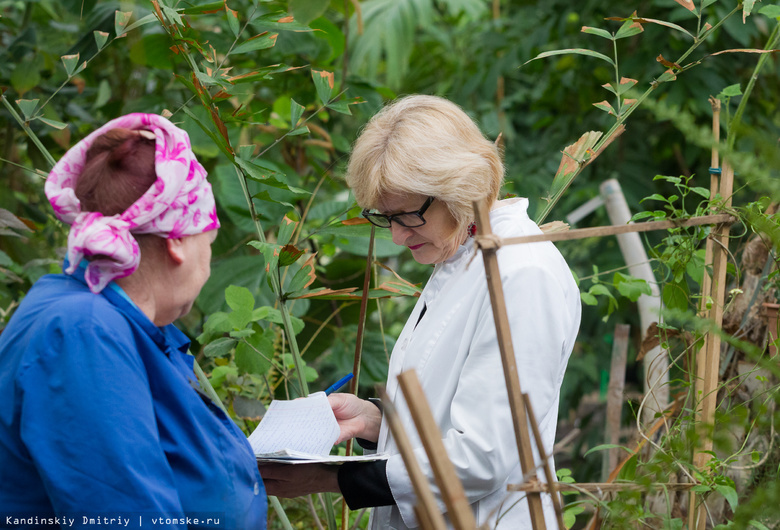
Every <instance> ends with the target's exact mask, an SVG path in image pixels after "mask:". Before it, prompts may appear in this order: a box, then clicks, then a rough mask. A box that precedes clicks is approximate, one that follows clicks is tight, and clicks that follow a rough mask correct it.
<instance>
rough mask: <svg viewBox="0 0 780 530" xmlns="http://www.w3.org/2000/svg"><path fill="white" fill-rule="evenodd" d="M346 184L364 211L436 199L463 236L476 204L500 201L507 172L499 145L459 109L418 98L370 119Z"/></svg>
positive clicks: (405, 100) (433, 98) (443, 101)
mask: <svg viewBox="0 0 780 530" xmlns="http://www.w3.org/2000/svg"><path fill="white" fill-rule="evenodd" d="M346 180H347V185H348V186H349V187H350V188H351V189H352V192H353V193H354V194H355V199H356V200H357V203H358V204H359V205H360V206H361V207H362V208H377V206H378V204H379V202H380V201H381V199H382V197H384V196H386V195H389V194H419V195H423V196H432V197H436V199H437V200H439V201H441V202H443V203H444V204H445V205H446V206H447V208H448V209H449V211H450V213H451V214H452V217H453V218H454V219H455V222H456V223H457V225H458V229H459V230H460V231H459V232H456V234H457V233H461V234H462V233H464V232H463V231H464V230H465V229H466V227H467V226H468V225H469V223H471V222H472V221H473V220H474V209H473V207H472V201H475V200H479V199H483V198H487V199H488V202H489V206H492V204H493V202H494V201H495V200H496V198H497V196H498V191H499V189H500V188H501V184H502V182H503V180H504V166H503V164H502V163H501V157H500V155H499V152H498V148H497V147H496V145H495V144H494V143H493V142H491V141H490V140H488V139H487V138H485V137H484V136H483V135H482V133H481V132H480V130H479V128H478V127H477V125H476V124H475V123H474V122H473V121H472V120H471V118H469V117H468V116H467V115H466V113H465V112H463V110H462V109H461V108H460V107H459V106H458V105H456V104H455V103H452V102H451V101H448V100H446V99H443V98H440V97H436V96H421V95H416V96H407V97H404V98H401V99H398V100H396V101H395V102H393V103H392V104H390V105H388V106H386V107H385V108H383V109H382V110H381V111H379V112H378V113H377V114H376V115H375V116H374V117H373V118H371V121H369V123H368V125H366V127H365V128H364V129H363V131H362V133H361V134H360V136H359V137H358V139H357V141H356V142H355V145H354V147H353V149H352V155H351V157H350V161H349V166H348V168H347V176H346Z"/></svg>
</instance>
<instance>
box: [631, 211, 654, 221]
mask: <svg viewBox="0 0 780 530" xmlns="http://www.w3.org/2000/svg"><path fill="white" fill-rule="evenodd" d="M648 217H653V212H647V211H645V212H637V213H635V214H634V215H633V217H631V220H632V221H640V220H642V219H647V218H648Z"/></svg>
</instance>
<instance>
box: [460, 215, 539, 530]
mask: <svg viewBox="0 0 780 530" xmlns="http://www.w3.org/2000/svg"><path fill="white" fill-rule="evenodd" d="M474 213H475V214H476V218H477V234H479V237H480V238H485V237H486V236H487V238H488V240H489V237H490V236H492V235H493V234H492V230H491V228H490V218H489V212H488V208H487V201H485V200H482V201H478V202H477V201H475V202H474ZM550 235H552V234H550ZM478 242H479V240H478ZM497 250H498V249H497V248H496V247H493V248H486V246H483V247H482V258H483V259H484V262H485V276H486V277H487V283H488V291H489V293H490V304H491V306H492V309H493V320H494V321H495V325H496V337H497V338H498V346H499V350H500V352H501V363H502V365H503V367H504V379H505V382H506V387H507V394H508V396H509V407H510V409H511V411H512V423H513V426H514V431H515V439H516V441H517V450H518V453H519V457H520V467H521V469H522V471H523V475H525V476H526V477H529V480H532V481H533V480H534V479H535V478H536V475H535V469H536V466H535V464H534V454H533V450H532V448H531V437H530V435H529V433H528V421H527V419H526V409H525V406H524V403H523V392H522V390H521V389H520V378H519V377H518V375H517V360H516V359H515V352H514V347H513V346H512V336H511V333H510V330H509V318H508V317H507V312H506V302H505V301H504V290H503V288H502V286H501V274H500V273H499V270H498V256H497V255H496V252H497ZM539 450H540V451H541V448H539ZM528 509H529V514H530V516H531V526H532V527H533V530H544V529H546V525H545V522H544V512H543V509H542V497H541V495H540V494H539V493H531V494H529V495H528Z"/></svg>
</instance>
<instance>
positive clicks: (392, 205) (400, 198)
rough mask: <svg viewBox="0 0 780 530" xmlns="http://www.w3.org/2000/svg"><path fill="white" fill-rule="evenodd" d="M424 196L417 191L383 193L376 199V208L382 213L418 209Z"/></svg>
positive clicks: (423, 200)
mask: <svg viewBox="0 0 780 530" xmlns="http://www.w3.org/2000/svg"><path fill="white" fill-rule="evenodd" d="M424 202H425V197H424V196H423V195H419V194H417V193H398V192H392V193H385V194H384V195H382V196H380V197H379V200H378V201H377V210H379V211H380V212H383V213H397V212H410V211H414V210H418V209H420V207H421V206H422V205H423V203H424Z"/></svg>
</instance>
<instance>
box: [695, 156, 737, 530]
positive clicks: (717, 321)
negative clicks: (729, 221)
mask: <svg viewBox="0 0 780 530" xmlns="http://www.w3.org/2000/svg"><path fill="white" fill-rule="evenodd" d="M719 188H720V190H719V191H720V194H721V196H722V197H723V198H724V200H725V205H726V206H730V205H731V194H732V191H733V188H734V170H733V169H732V167H731V164H729V163H728V161H725V162H724V163H723V169H722V176H721V179H720V186H719ZM711 237H712V243H713V245H712V279H711V283H710V295H709V297H708V303H709V305H710V307H709V308H708V311H707V318H708V320H710V321H711V322H712V323H713V325H714V328H713V331H710V332H709V333H707V336H706V337H705V339H704V347H703V348H702V349H701V350H700V351H699V353H698V355H697V359H696V373H697V383H699V382H700V383H701V393H700V394H699V393H698V392H697V397H698V396H701V406H700V407H701V408H700V412H699V421H700V422H701V424H702V425H712V424H713V423H714V421H715V408H716V407H717V405H718V401H717V389H718V374H719V366H720V343H721V338H720V334H719V333H718V331H717V330H719V329H720V328H721V327H722V325H723V306H724V304H725V300H726V266H727V265H728V243H729V225H717V226H716V227H714V229H713V233H712V235H711ZM705 294H706V293H705ZM699 374H701V375H702V377H701V381H698V375H699ZM697 390H698V385H697ZM703 439H704V442H703V443H702V447H701V451H700V452H698V453H697V454H696V457H695V460H694V463H695V464H696V466H697V467H699V468H702V467H704V466H705V465H706V464H707V462H709V460H710V458H711V455H710V454H709V453H708V452H709V451H712V438H711V437H706V436H705V437H704V438H703ZM696 513H697V519H698V521H697V526H696V527H697V528H698V529H699V530H704V527H705V524H706V515H707V514H706V510H705V509H704V506H699V508H698V509H697V510H696Z"/></svg>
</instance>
